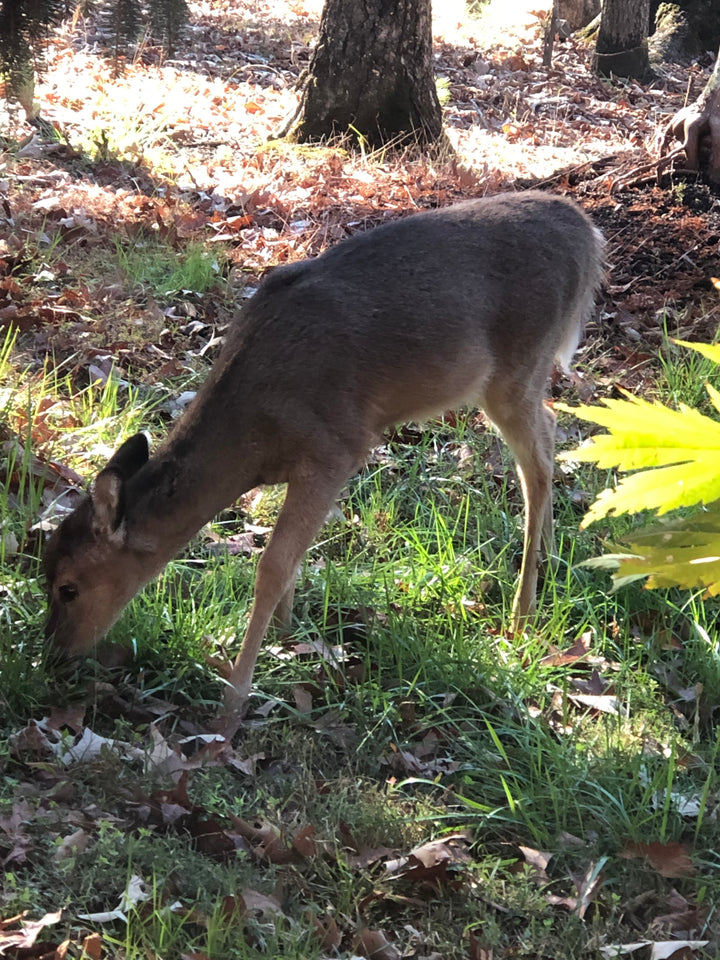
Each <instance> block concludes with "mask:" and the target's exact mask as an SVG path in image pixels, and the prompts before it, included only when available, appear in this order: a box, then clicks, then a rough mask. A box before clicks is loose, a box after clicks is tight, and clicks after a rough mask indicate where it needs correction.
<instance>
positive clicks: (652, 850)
mask: <svg viewBox="0 0 720 960" xmlns="http://www.w3.org/2000/svg"><path fill="white" fill-rule="evenodd" d="M620 856H621V857H624V858H625V859H626V860H630V859H632V858H634V857H644V858H645V860H647V861H648V863H649V864H650V866H651V867H652V868H653V870H655V871H656V872H657V873H659V874H660V876H661V877H690V876H692V875H693V874H694V873H695V867H694V866H693V862H692V858H691V857H690V853H689V851H688V848H687V847H686V846H685V845H684V844H682V843H660V842H659V841H657V840H656V841H654V842H653V843H635V842H631V843H627V844H626V845H625V847H624V848H623V850H622V851H621V852H620Z"/></svg>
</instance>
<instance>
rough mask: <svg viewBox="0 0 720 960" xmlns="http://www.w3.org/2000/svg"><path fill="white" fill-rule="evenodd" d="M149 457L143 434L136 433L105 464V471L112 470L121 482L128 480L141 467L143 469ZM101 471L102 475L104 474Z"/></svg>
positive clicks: (146, 440) (146, 442)
mask: <svg viewBox="0 0 720 960" xmlns="http://www.w3.org/2000/svg"><path fill="white" fill-rule="evenodd" d="M149 456H150V448H149V446H148V439H147V437H146V436H145V434H144V433H136V434H135V435H134V436H132V437H130V438H129V439H127V440H126V441H125V443H123V445H122V446H121V447H118V449H117V450H116V451H115V453H114V454H113V455H112V457H110V459H109V460H108V462H107V466H106V467H105V470H112V471H114V472H115V473H117V474H118V475H119V476H120V477H122V479H123V480H129V479H130V477H131V476H132V475H133V474H134V473H137V472H138V470H139V469H140V468H141V467H144V466H145V464H146V463H147V462H148V458H149ZM105 470H103V473H104V472H105Z"/></svg>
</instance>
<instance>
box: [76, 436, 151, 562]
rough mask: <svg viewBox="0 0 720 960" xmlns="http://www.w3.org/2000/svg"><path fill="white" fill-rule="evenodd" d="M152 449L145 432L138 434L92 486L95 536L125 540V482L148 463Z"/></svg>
mask: <svg viewBox="0 0 720 960" xmlns="http://www.w3.org/2000/svg"><path fill="white" fill-rule="evenodd" d="M148 456H149V448H148V442H147V437H146V436H145V434H144V433H136V434H135V436H133V437H130V439H129V440H126V441H125V443H124V444H123V445H122V446H121V447H120V448H119V449H118V450H117V451H116V452H115V453H114V454H113V456H112V457H111V458H110V460H108V464H107V466H106V467H105V468H104V469H103V470H101V471H100V473H99V474H98V475H97V477H96V478H95V482H94V483H93V488H92V493H91V494H90V499H91V501H92V507H93V529H94V531H95V534H96V536H98V537H101V538H102V539H104V540H111V541H114V542H115V543H116V544H117V545H118V546H119V545H120V544H121V543H122V542H123V541H124V539H125V524H124V522H123V521H124V519H125V481H126V480H129V479H130V477H132V476H133V474H135V473H137V472H138V470H140V468H141V467H142V466H144V464H146V463H147V461H148Z"/></svg>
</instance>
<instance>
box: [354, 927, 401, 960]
mask: <svg viewBox="0 0 720 960" xmlns="http://www.w3.org/2000/svg"><path fill="white" fill-rule="evenodd" d="M354 949H355V951H356V952H357V953H359V954H360V955H361V956H363V957H367V958H368V960H400V956H401V954H400V951H399V950H398V949H397V947H396V946H394V945H393V944H392V943H390V941H389V940H388V939H387V937H386V936H385V934H384V933H383V932H382V930H371V929H370V928H369V927H363V928H362V929H360V930H358V932H357V935H356V937H355V943H354Z"/></svg>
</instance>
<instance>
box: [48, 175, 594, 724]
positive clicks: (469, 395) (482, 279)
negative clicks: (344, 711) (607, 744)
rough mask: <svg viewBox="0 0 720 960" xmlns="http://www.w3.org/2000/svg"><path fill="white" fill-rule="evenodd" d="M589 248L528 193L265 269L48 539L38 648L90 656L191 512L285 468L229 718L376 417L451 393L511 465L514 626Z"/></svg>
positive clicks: (379, 427)
mask: <svg viewBox="0 0 720 960" xmlns="http://www.w3.org/2000/svg"><path fill="white" fill-rule="evenodd" d="M602 256H603V243H602V236H601V234H600V232H599V231H598V230H597V229H596V228H595V227H594V226H593V224H592V223H591V221H590V220H589V218H588V217H587V216H586V215H585V214H584V213H583V212H582V211H581V210H580V209H579V207H578V206H576V205H575V204H574V203H572V202H571V201H569V200H566V199H563V198H561V197H556V196H552V195H548V194H544V193H539V192H527V193H520V194H512V195H501V196H496V197H492V198H486V199H481V200H470V201H467V202H464V203H459V204H457V205H455V206H451V207H447V208H444V209H440V210H433V211H431V212H427V213H421V214H418V215H417V216H411V217H407V218H405V219H401V220H397V221H395V222H393V223H390V224H387V225H384V226H381V227H378V228H377V229H374V230H369V231H367V232H365V233H362V234H360V235H357V236H355V237H353V238H352V239H349V240H346V241H344V242H342V243H340V244H338V245H337V246H335V247H333V248H332V249H330V250H328V251H327V252H326V253H324V254H323V255H322V256H320V257H318V258H317V259H313V260H306V261H303V262H302V263H294V264H290V265H288V266H283V267H279V268H278V269H276V270H274V271H273V272H272V273H271V274H270V275H269V276H268V277H267V279H266V280H264V282H263V283H262V285H261V286H260V288H259V289H258V291H257V293H256V294H255V296H254V297H253V298H252V300H251V301H250V302H249V305H248V306H247V307H245V309H244V310H243V312H242V315H241V316H240V317H239V318H238V320H237V321H236V322H235V324H234V325H233V327H232V329H231V331H230V332H229V333H228V336H227V340H226V343H225V345H224V347H223V350H222V351H221V354H220V356H219V358H218V360H217V362H216V363H215V365H214V367H213V368H212V370H211V372H210V375H209V376H208V378H207V380H206V381H205V383H204V385H203V386H202V388H201V389H200V391H199V392H198V394H197V397H196V398H195V399H194V401H193V402H192V404H191V405H190V407H189V408H188V410H187V411H186V413H185V414H184V415H183V417H182V418H181V419H180V421H179V422H178V423H177V425H176V426H175V427H174V428H173V430H172V432H171V434H170V435H169V437H168V438H167V440H166V441H165V442H164V443H163V445H162V446H161V447H160V448H159V449H158V450H157V452H156V453H155V454H154V456H152V457H149V453H148V445H147V440H146V439H145V437H144V435H142V434H138V435H136V436H133V437H131V438H130V439H129V440H127V441H126V442H125V443H124V444H123V445H122V446H121V447H120V448H119V450H118V451H117V452H116V453H115V455H114V456H113V457H112V458H111V459H110V461H109V462H108V464H107V466H106V467H105V468H104V469H103V470H101V471H100V473H99V474H98V476H97V477H96V478H95V482H94V484H93V486H92V490H91V492H90V494H89V496H88V497H87V498H86V499H85V500H84V501H83V502H81V504H80V505H79V506H78V507H77V509H76V510H75V511H74V512H73V513H72V514H70V515H69V516H68V517H66V518H65V519H64V520H63V522H62V523H61V524H60V526H59V527H58V529H57V531H56V532H55V533H54V534H53V536H52V537H51V539H50V540H49V542H48V544H47V547H46V551H45V557H44V566H45V573H46V577H47V585H48V592H49V603H50V613H49V619H48V623H47V630H46V632H47V637H48V640H49V642H50V644H51V646H52V647H53V648H54V651H55V652H56V653H57V652H62V653H63V654H65V655H72V654H79V653H83V652H86V651H88V650H89V649H90V648H91V647H92V646H93V644H94V643H95V642H96V641H97V640H99V639H100V638H101V637H102V636H103V634H105V632H106V631H107V630H108V628H109V627H110V626H111V625H112V623H113V622H114V621H115V620H116V619H117V617H118V616H119V615H120V612H121V611H122V609H123V607H124V606H125V605H126V603H127V602H128V601H129V600H130V598H131V597H132V596H133V595H134V594H135V593H136V592H137V591H138V590H139V589H140V587H142V586H143V584H145V583H147V582H148V581H149V580H150V579H151V578H152V577H154V576H156V575H157V574H158V573H159V572H160V571H161V570H162V568H163V567H164V566H165V564H166V563H167V562H168V561H169V560H170V559H171V558H172V557H173V556H175V555H176V554H177V552H178V551H179V550H180V549H181V548H182V547H183V545H184V544H186V543H187V541H188V540H189V539H190V538H191V537H192V536H193V535H194V534H195V533H196V532H197V531H198V530H199V529H200V528H201V527H202V526H203V524H205V523H207V521H208V520H210V519H211V518H212V517H213V516H215V514H217V513H218V512H219V511H220V510H221V509H223V508H224V507H226V506H228V505H229V504H231V503H232V502H233V501H234V500H236V499H237V498H238V497H239V496H240V495H241V494H242V493H244V492H245V491H247V490H249V489H250V488H252V487H255V486H257V485H258V484H271V483H280V482H287V485H288V487H287V494H286V498H285V503H284V505H283V507H282V510H281V512H280V516H279V517H278V521H277V524H276V526H275V531H274V533H273V535H272V537H271V539H270V542H269V544H268V546H267V548H266V550H265V551H264V553H263V555H262V557H261V558H260V562H259V564H258V568H257V577H256V582H255V596H254V605H253V608H252V613H251V616H250V621H249V625H248V627H247V632H246V633H245V638H244V640H243V643H242V647H241V650H240V653H239V654H238V657H237V660H236V661H235V666H234V668H233V670H232V674H231V677H230V687H229V688H228V690H227V692H226V698H225V702H226V708H227V709H228V711H231V712H234V713H235V715H236V716H240V715H241V714H242V712H243V711H244V709H245V707H246V704H247V699H248V696H249V694H250V688H251V682H252V676H253V670H254V667H255V661H256V660H257V656H258V651H259V649H260V645H261V643H262V641H263V638H264V636H265V633H266V631H267V629H268V626H269V624H270V621H271V619H273V617H274V618H275V621H276V622H277V623H278V624H281V625H289V621H290V615H291V610H292V602H293V596H294V591H295V577H296V573H297V569H298V565H299V564H300V562H301V560H302V557H303V554H304V553H305V551H306V550H307V548H308V546H309V545H310V543H311V542H312V539H313V537H314V536H315V534H316V532H317V530H318V528H319V527H320V525H321V524H322V522H323V520H324V519H325V518H326V516H327V514H328V512H329V510H330V509H331V508H332V506H333V503H334V501H335V499H336V497H337V496H338V494H339V493H340V491H341V488H342V487H343V485H344V484H345V482H346V480H347V479H348V477H349V476H350V475H351V474H352V473H353V472H355V471H356V470H357V469H358V468H359V467H360V466H361V464H362V463H363V460H364V458H365V456H366V454H367V452H368V450H369V449H370V448H371V447H372V446H373V445H374V444H376V443H377V442H378V440H379V438H380V436H381V434H382V432H383V430H384V429H385V428H387V427H389V426H392V425H394V424H396V423H399V422H401V421H405V420H408V419H410V418H412V419H421V418H423V417H427V416H428V415H431V414H438V413H442V412H443V411H446V410H448V409H451V408H453V407H458V406H460V405H462V404H479V405H480V406H481V407H482V408H483V409H484V411H485V413H486V414H487V415H488V417H489V418H490V420H491V421H492V422H493V423H494V424H495V426H496V427H497V428H498V429H499V431H500V433H501V434H502V436H503V437H504V438H505V440H506V441H507V443H508V444H509V446H510V448H511V450H512V453H513V455H514V457H515V460H516V463H517V469H518V473H519V475H520V480H521V483H522V490H523V495H524V498H525V545H524V551H523V559H522V567H521V571H520V582H519V585H518V588H517V592H516V595H515V600H514V605H513V611H512V623H511V626H512V629H513V630H516V631H517V630H520V629H521V628H522V627H523V625H524V624H525V623H526V622H527V621H528V620H529V618H530V617H531V615H532V614H533V612H534V610H535V593H536V586H537V577H538V564H539V562H540V560H541V558H542V556H543V554H548V553H550V552H551V551H552V549H553V548H552V492H551V481H552V474H553V462H554V433H555V422H554V415H553V413H552V412H551V411H550V409H549V408H548V407H547V405H546V404H545V402H544V396H545V390H546V383H547V380H548V377H549V376H550V374H551V372H552V367H553V362H557V363H558V364H559V365H560V366H562V367H563V368H567V365H568V364H569V363H570V360H571V358H572V356H573V353H574V352H575V349H576V348H577V345H578V342H579V340H580V337H581V334H582V329H583V322H584V319H585V317H586V315H587V314H588V312H589V310H590V308H591V306H592V302H593V299H594V295H595V291H596V289H597V287H598V285H599V283H600V278H601V271H602Z"/></svg>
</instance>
